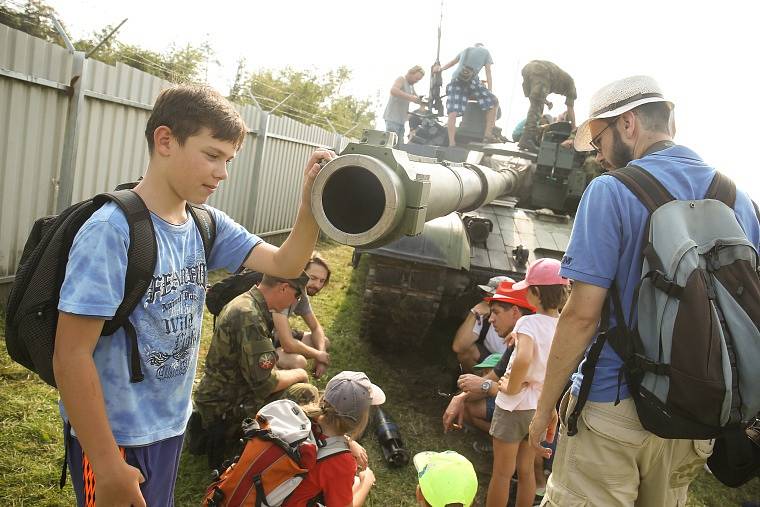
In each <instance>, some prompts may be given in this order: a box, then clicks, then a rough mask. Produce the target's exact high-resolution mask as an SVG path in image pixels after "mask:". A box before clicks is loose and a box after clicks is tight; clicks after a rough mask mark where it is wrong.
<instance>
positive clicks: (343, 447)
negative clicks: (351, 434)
mask: <svg viewBox="0 0 760 507" xmlns="http://www.w3.org/2000/svg"><path fill="white" fill-rule="evenodd" d="M346 452H350V449H349V447H348V442H346V438H345V437H344V436H342V435H340V436H337V437H327V438H326V439H325V440H324V445H322V446H321V447H319V448H318V449H317V461H322V460H323V459H325V458H329V457H330V456H335V455H336V454H342V453H346Z"/></svg>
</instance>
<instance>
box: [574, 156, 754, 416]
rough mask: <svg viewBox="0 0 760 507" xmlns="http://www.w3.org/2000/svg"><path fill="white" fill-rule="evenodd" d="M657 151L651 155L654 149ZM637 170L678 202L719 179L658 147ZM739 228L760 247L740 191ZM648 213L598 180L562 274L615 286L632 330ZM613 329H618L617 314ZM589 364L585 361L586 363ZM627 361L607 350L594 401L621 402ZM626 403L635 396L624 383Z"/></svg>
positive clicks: (615, 186) (620, 189) (583, 206)
mask: <svg viewBox="0 0 760 507" xmlns="http://www.w3.org/2000/svg"><path fill="white" fill-rule="evenodd" d="M650 150H651V149H650ZM654 150H655V151H650V153H649V154H645V155H644V156H643V157H642V158H640V159H638V160H633V161H632V162H631V165H636V166H639V167H642V168H644V169H646V170H647V171H649V172H650V173H651V174H652V175H653V176H654V177H655V178H657V179H658V180H659V181H660V183H662V184H663V185H664V186H665V188H666V189H667V190H668V191H669V192H670V193H671V195H673V197H675V198H676V199H703V198H704V196H705V194H706V193H707V189H708V187H709V186H710V183H711V182H712V179H713V176H715V169H714V168H712V167H710V166H708V165H707V164H705V163H704V162H703V161H702V159H701V158H700V157H699V155H697V154H696V153H694V152H693V151H692V150H690V149H688V148H686V147H684V146H679V145H673V144H672V143H665V144H658V146H656V147H654ZM734 210H735V213H736V217H737V219H738V220H739V224H740V225H741V227H742V229H743V230H744V232H745V233H746V235H747V238H748V239H749V241H750V243H752V244H753V245H755V248H756V249H758V247H759V246H760V225H759V224H758V221H757V217H756V216H755V211H754V208H753V206H752V201H751V200H750V198H749V196H748V195H747V194H746V193H745V192H742V191H739V190H737V194H736V204H735V206H734ZM647 216H648V212H647V209H646V208H645V207H644V205H643V204H641V202H640V201H639V200H638V199H637V198H636V197H635V196H634V195H633V194H632V193H631V192H630V191H629V190H628V189H627V188H626V187H625V186H624V185H623V184H622V183H621V182H620V181H618V180H617V179H616V178H613V177H612V176H609V175H602V176H599V177H598V178H595V179H594V180H593V181H592V182H591V184H590V185H589V186H588V188H587V189H586V191H585V192H584V193H583V197H582V198H581V202H580V205H579V207H578V213H577V214H576V217H575V224H574V225H573V232H572V234H571V236H570V243H569V245H568V248H567V252H566V254H565V256H564V258H563V259H562V269H561V270H560V274H561V275H562V276H564V277H567V278H570V279H572V280H577V281H579V282H583V283H588V284H591V285H596V286H598V287H604V288H607V289H608V288H610V286H611V285H612V282H613V281H614V282H615V285H616V287H617V290H618V291H619V294H620V299H621V303H622V305H623V309H624V313H625V314H626V318H627V319H628V324H629V325H630V324H631V322H633V321H634V319H636V318H637V314H636V313H635V312H634V314H633V315H628V314H629V312H630V308H631V302H632V300H633V292H634V290H635V288H636V285H637V284H638V283H639V280H640V278H641V247H642V244H643V243H642V242H643V240H644V234H645V233H646V222H647ZM612 313H613V315H610V327H612V326H614V325H615V322H616V319H615V315H614V312H612ZM584 361H585V359H584ZM621 365H622V361H621V360H620V357H619V356H618V355H617V354H616V353H615V352H614V351H613V350H612V348H611V346H610V345H609V343H605V344H604V348H603V349H602V353H601V355H600V356H599V361H598V363H597V365H596V369H595V373H594V381H593V383H592V385H591V391H590V393H589V396H588V399H589V400H591V401H597V402H611V401H615V399H616V397H617V394H618V390H617V388H618V373H619V371H620V367H621ZM582 366H583V362H581V365H580V367H579V368H578V372H577V373H575V374H573V385H572V391H571V392H572V394H573V395H575V396H578V392H579V390H580V385H581V381H582V380H583V377H582V375H581V373H580V372H581V367H582ZM621 382H622V384H621V387H620V399H621V400H622V399H625V398H628V397H629V396H630V394H629V392H628V387H627V385H626V383H625V379H623V378H621Z"/></svg>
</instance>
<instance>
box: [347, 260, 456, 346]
mask: <svg viewBox="0 0 760 507" xmlns="http://www.w3.org/2000/svg"><path fill="white" fill-rule="evenodd" d="M367 257H368V259H367V260H368V261H369V262H368V264H369V269H368V272H367V278H366V282H365V286H364V287H365V288H364V301H363V306H362V319H361V335H362V336H363V337H364V338H366V339H368V340H369V341H370V342H372V343H373V344H374V345H376V346H377V347H378V348H380V349H382V350H389V351H399V350H408V349H409V347H410V346H411V347H415V346H418V345H421V344H422V339H423V338H424V337H425V335H426V334H427V332H428V330H429V329H430V325H431V323H432V322H433V320H434V319H435V317H436V314H437V312H438V307H439V305H440V303H441V298H442V297H443V293H444V288H445V283H446V276H447V270H446V268H445V267H441V266H433V265H429V264H421V263H416V262H410V261H404V260H399V259H394V258H391V257H384V256H379V255H371V254H370V255H367Z"/></svg>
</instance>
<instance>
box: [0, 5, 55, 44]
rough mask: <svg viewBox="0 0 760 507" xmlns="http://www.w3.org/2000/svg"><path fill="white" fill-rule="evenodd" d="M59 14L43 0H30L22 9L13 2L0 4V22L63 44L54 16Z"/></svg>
mask: <svg viewBox="0 0 760 507" xmlns="http://www.w3.org/2000/svg"><path fill="white" fill-rule="evenodd" d="M54 16H56V17H57V16H58V14H57V13H56V11H55V9H53V8H52V7H50V6H49V5H47V4H46V3H45V2H43V1H41V0H28V1H27V2H26V5H25V6H24V7H23V8H22V9H18V8H15V9H14V7H13V5H12V4H9V3H6V2H3V3H1V4H0V23H2V24H4V25H8V26H10V27H11V28H15V29H16V30H21V31H22V32H25V33H28V34H29V35H32V36H34V37H38V38H40V39H44V40H46V41H48V42H55V43H56V44H61V45H63V44H62V43H63V41H62V40H61V36H60V35H59V34H58V32H57V31H56V29H55V25H53V17H54Z"/></svg>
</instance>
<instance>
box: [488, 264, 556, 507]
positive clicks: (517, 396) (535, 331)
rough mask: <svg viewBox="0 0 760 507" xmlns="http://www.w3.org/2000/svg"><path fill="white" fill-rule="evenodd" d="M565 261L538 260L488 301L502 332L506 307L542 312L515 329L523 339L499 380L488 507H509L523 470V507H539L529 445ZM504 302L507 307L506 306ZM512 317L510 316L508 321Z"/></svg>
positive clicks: (519, 492) (520, 501) (519, 502)
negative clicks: (514, 481) (521, 305)
mask: <svg viewBox="0 0 760 507" xmlns="http://www.w3.org/2000/svg"><path fill="white" fill-rule="evenodd" d="M559 268H560V262H559V261H558V260H555V259H538V260H536V261H534V262H533V263H532V264H531V265H530V266H529V267H528V272H527V273H526V275H525V280H523V281H522V282H518V283H516V284H514V285H512V287H511V288H506V286H505V287H503V288H502V287H501V286H500V287H499V289H497V291H496V293H495V294H494V295H493V296H492V297H490V298H488V300H489V301H490V304H491V318H490V320H491V322H492V324H493V325H494V327H496V330H497V332H498V331H499V330H500V327H501V326H500V320H501V319H502V313H503V312H504V310H503V309H501V308H500V307H501V305H502V304H503V303H509V302H510V301H514V300H515V299H517V298H519V297H524V298H525V299H526V300H527V301H528V303H530V305H531V306H533V307H535V308H536V313H535V314H533V315H526V316H523V317H521V318H520V320H518V321H517V323H516V324H515V326H514V333H515V335H516V336H517V339H516V343H515V351H514V352H513V353H512V357H511V358H510V361H509V364H508V366H507V372H506V373H505V375H504V376H503V377H502V378H501V379H500V380H499V394H498V395H497V396H496V409H495V411H494V415H493V420H492V421H491V431H490V433H491V436H492V437H493V451H494V452H493V474H492V475H491V483H490V484H489V487H488V497H487V505H488V506H495V505H500V506H501V505H507V502H508V500H509V484H510V480H511V478H512V475H513V474H514V472H515V468H517V476H518V485H517V502H516V505H517V507H521V506H530V505H533V499H534V496H535V494H536V478H535V474H534V466H533V463H534V459H535V453H534V451H533V449H532V448H531V446H530V444H529V443H528V432H529V431H528V429H529V425H530V421H531V419H532V418H533V414H534V413H535V411H536V406H537V403H538V398H539V396H540V395H541V389H542V387H543V383H544V375H545V374H546V362H547V360H548V358H549V350H550V349H551V345H552V339H553V337H554V330H555V329H556V327H557V321H558V319H559V308H560V307H562V305H563V304H564V302H565V298H566V296H567V285H568V284H569V283H570V282H569V280H567V279H566V278H562V277H561V276H560V275H559ZM502 302H503V303H502ZM505 318H506V317H505Z"/></svg>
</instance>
